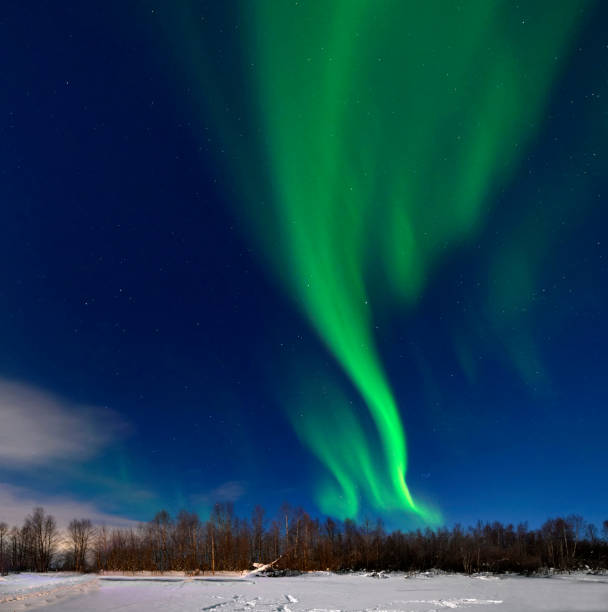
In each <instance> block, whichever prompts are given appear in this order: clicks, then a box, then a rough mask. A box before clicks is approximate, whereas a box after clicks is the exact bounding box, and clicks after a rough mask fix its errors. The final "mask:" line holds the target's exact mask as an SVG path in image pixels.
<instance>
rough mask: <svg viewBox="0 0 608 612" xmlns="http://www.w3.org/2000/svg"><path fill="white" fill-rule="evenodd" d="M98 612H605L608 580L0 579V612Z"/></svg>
mask: <svg viewBox="0 0 608 612" xmlns="http://www.w3.org/2000/svg"><path fill="white" fill-rule="evenodd" d="M39 608H44V610H45V611H48V612H51V611H61V612H88V611H91V612H101V611H104V612H105V611H113V610H129V612H144V611H145V612H148V611H153V610H165V611H167V612H174V611H175V612H177V611H180V612H181V611H184V612H189V611H195V610H196V611H204V610H212V611H214V612H232V611H235V610H242V611H249V612H258V611H259V612H267V611H271V610H272V611H282V612H289V611H291V612H300V611H305V610H306V611H313V610H315V611H317V612H330V611H343V612H346V611H358V610H361V611H363V610H365V611H378V612H379V611H381V610H386V611H408V612H409V611H413V612H421V611H425V612H430V611H431V610H435V611H440V610H447V609H470V610H476V611H479V612H481V611H483V610H493V611H494V612H534V611H537V610H538V611H540V610H542V611H544V612H547V611H551V612H570V611H585V612H596V611H597V612H608V576H591V575H586V574H571V575H563V576H554V577H551V578H524V577H518V576H503V577H497V576H473V577H469V576H461V575H420V574H419V575H415V576H413V577H405V576H404V575H403V574H390V575H389V577H388V578H386V579H378V578H374V577H370V576H366V575H362V574H346V575H336V574H329V573H315V574H308V575H303V576H296V577H282V578H268V577H262V576H258V575H254V576H249V577H247V576H245V577H239V576H237V575H234V576H230V575H222V576H216V577H204V578H202V577H197V578H184V577H180V576H176V575H171V576H164V577H150V576H139V575H138V576H135V577H129V576H124V577H123V576H95V575H86V576H78V575H74V574H61V573H60V574H19V575H12V576H7V577H6V578H3V579H0V610H1V611H5V610H6V611H9V610H10V611H17V610H35V609H39Z"/></svg>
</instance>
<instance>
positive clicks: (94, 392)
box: [0, 2, 608, 524]
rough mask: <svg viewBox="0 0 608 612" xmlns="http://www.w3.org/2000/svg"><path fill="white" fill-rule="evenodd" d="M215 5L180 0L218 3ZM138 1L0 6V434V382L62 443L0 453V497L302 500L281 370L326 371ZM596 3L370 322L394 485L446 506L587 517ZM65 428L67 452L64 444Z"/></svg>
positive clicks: (600, 27) (520, 515)
mask: <svg viewBox="0 0 608 612" xmlns="http://www.w3.org/2000/svg"><path fill="white" fill-rule="evenodd" d="M213 6H214V3H208V4H206V3H201V5H200V7H199V9H198V10H200V13H201V14H202V15H205V17H206V18H207V19H208V20H212V21H213V20H214V19H216V20H218V23H220V21H221V20H222V19H223V20H226V19H229V17H230V16H229V15H228V16H227V15H225V14H222V15H218V14H217V10H215V9H214V8H213ZM143 13H144V10H143V6H142V5H141V4H137V3H126V4H125V3H122V2H110V3H104V4H103V5H96V6H94V5H92V4H90V3H64V2H49V3H45V2H39V3H22V2H7V3H5V4H4V5H3V8H2V11H1V13H0V57H2V64H3V65H2V74H3V87H2V95H1V96H0V110H1V113H2V118H3V119H2V122H1V124H0V127H1V130H2V138H1V140H0V202H1V206H2V216H1V219H2V226H1V227H2V230H1V231H2V240H1V242H0V248H1V249H2V256H1V259H0V265H1V269H2V283H1V285H0V377H1V378H2V379H3V381H4V382H3V383H2V384H3V385H4V386H3V388H4V389H5V390H4V391H3V393H4V396H3V397H2V398H0V442H2V443H3V444H7V440H6V437H5V438H2V435H3V434H2V430H4V436H7V435H8V434H7V432H11V435H12V432H14V431H18V430H17V429H14V426H13V425H11V424H10V423H9V416H8V415H9V411H8V409H7V408H6V406H7V405H8V404H7V402H8V401H9V400H8V399H7V397H8V396H7V394H8V395H11V392H10V390H11V389H13V391H14V390H15V389H18V391H14V392H12V393H13V394H12V395H11V397H13V396H17V397H18V398H21V399H19V400H18V401H22V402H23V405H24V406H26V407H25V408H23V410H24V411H26V410H31V411H32V414H34V415H39V414H40V413H38V412H36V410H37V408H36V406H40V405H43V404H40V402H39V400H40V398H41V397H42V396H44V397H45V398H49V397H52V398H54V399H53V402H54V404H53V406H54V408H53V410H55V411H56V414H55V413H53V414H54V415H55V416H54V417H53V418H55V417H56V419H58V420H59V422H63V421H61V419H63V418H65V419H67V420H66V421H65V423H69V424H70V425H69V426H68V425H66V427H58V428H57V430H56V429H53V428H52V427H51V429H50V430H49V431H50V433H49V435H56V436H57V437H58V439H60V440H61V436H62V435H65V436H67V437H66V440H65V441H64V442H65V444H66V449H67V450H66V452H65V453H54V454H53V453H52V452H49V454H48V461H45V462H44V463H42V462H40V461H33V460H28V459H24V458H23V457H22V458H20V459H17V458H12V457H11V455H10V453H9V452H8V451H7V452H5V453H2V452H0V483H1V486H2V487H4V488H0V493H2V494H4V495H10V496H11V497H10V500H11V503H15V504H16V503H17V502H18V501H19V500H22V501H24V503H25V502H29V501H38V500H39V501H40V502H41V503H45V502H46V503H47V504H49V505H50V507H51V508H52V507H53V503H55V504H59V503H60V502H61V503H64V504H68V503H69V501H70V500H74V503H80V504H89V505H90V507H91V508H95V509H97V510H98V511H99V512H100V513H101V514H104V513H107V514H116V515H119V516H123V517H128V518H133V519H147V518H149V517H150V516H151V515H152V513H153V512H154V511H156V510H157V509H159V508H160V507H166V508H168V509H169V510H171V511H176V510H178V509H179V508H181V507H188V508H192V509H198V510H200V511H201V512H204V511H205V509H206V508H208V507H209V505H210V504H211V503H212V502H213V501H215V500H219V501H226V500H229V501H234V502H235V504H236V507H237V509H238V510H239V511H240V512H243V513H247V514H248V513H249V512H250V510H251V508H252V507H253V506H254V505H255V504H257V503H259V504H262V505H264V506H266V507H268V508H269V509H270V510H271V511H272V510H273V509H275V508H276V507H278V506H279V505H280V504H281V503H282V502H283V501H289V502H290V503H291V504H294V505H302V506H303V507H305V508H307V509H309V510H310V511H312V512H315V511H316V507H315V502H314V498H313V484H314V482H315V479H316V477H317V475H318V473H319V471H320V470H321V469H322V468H321V466H320V465H318V464H317V462H316V460H315V459H314V458H313V456H312V455H311V454H310V452H309V451H308V450H307V449H306V448H304V447H303V446H302V445H301V443H300V442H299V440H298V438H297V437H296V435H295V434H294V432H293V431H292V429H291V426H290V425H289V422H288V421H287V419H286V418H285V416H284V414H285V413H284V410H283V406H282V405H281V404H282V403H284V402H286V401H289V397H290V390H289V388H288V384H287V382H286V381H287V380H288V376H287V374H286V369H287V367H289V368H296V369H297V368H299V367H301V368H303V369H304V370H305V371H306V372H309V373H310V376H311V377H313V378H314V376H315V375H319V376H330V377H336V378H340V377H343V374H341V372H340V368H339V367H338V366H337V365H336V363H335V361H334V359H333V357H332V356H331V355H330V354H329V353H328V352H327V350H326V349H325V348H324V346H323V344H322V343H321V342H320V341H319V340H318V338H317V336H316V333H315V332H314V330H313V329H312V328H311V326H310V324H309V323H308V322H307V321H306V320H305V319H304V318H303V317H302V315H301V312H300V310H298V308H296V307H295V306H294V304H293V302H292V300H291V299H290V298H289V297H288V296H287V295H286V294H285V292H284V291H283V290H282V288H281V287H280V286H279V284H278V283H277V282H276V281H275V279H274V278H273V276H272V274H271V273H270V272H269V271H268V269H267V267H266V266H265V265H264V261H263V256H262V255H261V254H260V253H259V252H258V248H257V245H256V244H255V243H254V242H252V241H251V240H250V239H249V237H248V236H247V235H246V233H244V232H242V231H241V229H240V228H241V226H242V225H243V223H244V221H243V219H239V218H235V215H234V214H233V213H234V210H235V209H234V207H232V205H231V198H234V197H235V196H234V193H233V191H234V190H233V189H232V188H231V185H230V180H229V178H228V177H227V172H226V170H225V169H224V168H220V167H219V166H218V164H217V162H216V160H215V159H214V155H213V151H214V150H215V148H214V147H215V145H214V143H213V139H214V138H216V136H215V135H210V134H209V133H207V132H205V131H204V130H203V129H202V128H201V127H200V126H201V122H200V121H199V118H195V117H194V116H193V112H192V108H191V104H190V103H189V101H188V95H189V93H188V85H187V83H186V84H184V85H183V86H181V87H182V89H180V87H178V86H177V85H176V79H175V78H174V76H173V73H174V71H175V66H174V64H173V62H174V60H172V59H170V53H168V52H167V49H166V47H167V41H166V39H165V38H164V37H163V33H162V31H161V29H162V28H160V27H158V25H156V24H155V22H153V21H152V20H147V19H145V18H143V17H142V15H143ZM607 22H608V6H607V5H606V4H603V3H598V4H597V5H595V6H594V7H592V8H590V9H589V11H588V14H587V16H586V18H585V20H584V23H583V26H582V28H581V30H580V32H579V33H578V35H577V38H576V41H575V43H574V45H573V47H572V49H571V51H570V55H569V57H568V59H567V61H565V62H564V64H563V69H562V71H561V72H560V73H559V75H558V77H557V80H556V83H555V85H554V87H553V88H552V90H551V95H550V97H549V100H548V102H547V106H546V108H545V111H544V113H543V122H542V127H541V128H540V130H539V131H538V134H537V136H536V137H535V138H534V140H533V141H532V143H531V145H530V146H529V149H528V151H527V153H526V155H525V156H524V157H523V159H522V160H521V162H520V164H519V165H518V168H517V172H516V173H515V174H514V176H512V177H511V178H510V180H509V182H508V183H507V184H506V185H503V187H502V189H501V191H500V192H499V193H497V194H496V195H495V202H493V205H492V207H491V213H490V214H489V216H488V217H487V219H486V220H485V221H484V223H483V227H481V228H480V230H479V232H478V233H477V234H476V235H475V236H473V237H472V238H471V239H470V240H468V241H467V242H465V243H463V244H462V245H461V246H460V247H458V248H456V249H454V250H453V251H452V252H451V253H450V256H449V257H446V258H445V259H444V260H442V261H440V262H439V264H438V265H437V266H436V268H435V269H434V270H433V274H432V276H431V278H430V282H429V285H428V287H427V288H426V292H425V294H424V295H423V297H422V298H421V299H420V301H419V302H418V303H416V304H415V305H414V306H412V307H411V308H408V309H407V310H403V309H394V311H392V310H391V311H390V312H388V313H387V314H385V315H384V318H383V322H382V325H381V326H380V331H379V332H378V341H379V347H380V353H381V355H382V357H383V361H384V364H385V366H386V370H387V373H388V377H389V379H390V381H391V383H392V386H393V389H394V392H395V396H396V397H397V398H398V402H399V404H400V405H401V406H407V410H405V409H404V410H403V419H404V423H405V426H406V430H407V432H408V442H409V450H410V471H409V474H408V477H409V484H410V486H411V488H412V489H413V490H414V491H418V492H421V493H422V494H423V495H424V496H426V497H428V498H429V499H431V500H433V502H435V503H436V504H437V505H438V506H439V508H441V510H442V512H443V514H444V516H445V519H446V520H447V521H448V522H454V521H461V522H464V523H469V522H472V521H476V520H477V519H484V520H485V519H488V520H493V519H499V520H505V521H520V520H528V521H530V523H531V524H537V523H538V522H540V521H541V520H543V519H544V518H546V517H547V516H549V515H555V514H567V513H570V512H577V513H581V514H583V515H584V516H585V517H586V518H588V519H590V520H593V521H600V520H602V519H605V518H607V517H606V513H607V508H608V485H607V479H606V473H607V472H608V469H607V468H608V460H607V458H606V457H607V454H606V440H607V432H608V414H607V411H606V406H607V401H608V390H607V385H606V380H607V371H606V364H607V363H608V362H607V358H606V343H607V340H608V323H607V322H606V311H607V306H608V267H607V264H608V237H607V236H606V227H607V226H608V209H607V207H606V193H607V187H608V185H607V182H608V181H607V175H606V154H607V153H608V149H607V147H606V136H607V135H608V107H607V105H606V104H607V101H608V38H607V36H606V28H605V27H604V26H605V24H606V23H607ZM219 31H220V28H219V26H218V32H219ZM217 36H218V40H223V39H222V37H221V34H219V33H218V34H217ZM229 48H230V44H229V42H228V41H225V47H222V46H221V45H218V46H217V47H216V51H217V54H218V55H217V58H215V59H214V57H213V56H211V59H210V61H211V62H213V61H216V60H217V61H219V58H220V56H222V54H226V53H230V50H229ZM227 49H228V50H227ZM236 78H238V77H237V75H235V79H236ZM211 121H212V119H211V118H209V122H211ZM539 236H543V239H542V241H543V243H544V244H543V249H542V253H539V252H537V248H540V247H539V244H538V242H539V241H540V238H538V237H539ZM547 237H549V238H547ZM501 249H515V250H516V252H517V253H519V254H520V255H521V258H522V260H523V261H525V262H527V263H529V264H530V265H531V266H534V270H535V274H534V281H533V284H534V286H533V293H534V297H533V298H531V301H532V302H534V306H533V308H530V311H531V312H530V313H528V314H526V316H525V317H519V316H517V317H513V319H512V320H509V321H507V322H506V323H504V324H503V323H497V322H496V321H495V320H493V319H492V317H491V316H489V315H488V314H487V301H488V293H489V291H488V287H491V286H492V284H493V283H494V282H496V279H495V278H494V277H493V272H492V270H493V268H492V265H489V264H488V262H491V261H493V260H494V259H495V258H496V257H497V253H498V252H500V251H501ZM518 282H519V280H518V279H517V278H514V279H513V284H514V285H517V284H518ZM389 310H390V309H389ZM502 325H504V328H503V327H501V326H502ZM523 327H525V329H526V332H527V333H528V334H529V336H530V337H531V338H532V339H533V340H534V344H535V346H536V347H537V348H538V353H539V355H540V363H541V364H542V372H539V373H538V376H537V377H536V378H535V377H532V379H530V378H529V377H526V376H523V375H522V372H520V371H518V368H517V366H516V365H514V364H513V360H511V359H509V358H507V357H506V356H505V355H506V353H507V352H508V341H507V344H506V345H507V349H505V340H504V339H505V337H507V338H509V337H515V336H517V335H518V333H519V332H520V331H521V329H520V328H523ZM463 346H466V350H465V349H462V350H460V349H459V347H463ZM463 351H464V352H463ZM15 385H18V386H15ZM6 389H8V390H9V391H7V390H6ZM34 392H35V393H39V394H42V395H40V396H36V397H38V400H36V399H32V398H31V397H30V395H28V394H30V393H34ZM294 393H295V391H294ZM23 398H25V399H23ZM28 398H29V399H28ZM15 401H17V400H15ZM49 401H50V400H49ZM85 407H94V408H85ZM105 408H108V410H109V412H105ZM3 412H4V416H3ZM11 414H12V413H11ZM66 415H68V416H66ZM28 418H29V417H28ZM45 418H46V417H45V416H44V414H41V416H40V422H41V423H45ZM74 419H76V420H74ZM78 419H82V422H80V421H79V420H78ZM3 421H4V422H3ZM30 422H33V421H26V423H30ZM74 423H75V424H74ZM49 427H50V426H49ZM103 429H107V431H108V433H107V436H101V437H102V438H103V440H100V439H99V438H100V430H103ZM51 430H52V431H51ZM79 436H84V438H85V440H88V441H89V442H90V445H91V451H90V452H88V451H87V450H86V449H84V450H83V449H74V448H72V447H73V444H72V442H73V438H74V437H79ZM38 443H39V438H36V437H32V438H31V439H30V438H28V437H27V436H25V439H24V441H23V445H25V447H27V445H28V444H31V445H36V444H38ZM62 443H63V442H62ZM15 500H17V501H15ZM5 503H7V504H8V503H9V502H8V501H5ZM1 505H2V500H1V499H0V510H2V507H1ZM1 518H2V516H0V519H1Z"/></svg>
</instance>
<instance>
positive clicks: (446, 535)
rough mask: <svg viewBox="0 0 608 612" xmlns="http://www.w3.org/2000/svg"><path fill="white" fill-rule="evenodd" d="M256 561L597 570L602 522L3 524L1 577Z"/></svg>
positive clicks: (218, 510)
mask: <svg viewBox="0 0 608 612" xmlns="http://www.w3.org/2000/svg"><path fill="white" fill-rule="evenodd" d="M0 519H1V508H0ZM273 562H274V563H273ZM254 563H262V564H269V563H272V570H275V571H277V572H279V573H280V572H281V571H282V570H296V571H310V570H331V571H348V570H369V571H373V570H376V571H378V570H386V571H391V570H400V571H406V572H408V571H412V572H413V571H425V570H431V569H438V570H445V571H450V572H465V573H474V572H507V571H509V572H519V573H535V572H539V571H544V570H546V569H548V568H554V569H556V570H575V569H590V570H599V569H606V568H608V520H607V521H604V522H603V525H602V529H601V532H600V530H598V528H597V527H596V526H595V525H593V524H591V523H586V522H585V521H584V520H583V518H582V517H580V516H578V515H571V516H567V517H565V518H553V519H549V520H547V521H546V522H545V523H544V524H543V525H542V527H540V528H539V529H528V527H527V525H526V524H525V523H524V524H519V525H517V526H514V525H502V524H501V523H498V522H494V523H483V522H479V523H478V524H477V525H475V526H474V527H468V528H463V527H461V526H459V525H456V526H454V527H453V528H452V529H446V528H440V529H436V530H431V529H424V530H415V531H408V532H402V531H390V532H389V531H387V530H386V529H385V528H384V526H383V524H382V522H381V521H376V522H371V521H368V520H366V521H363V522H361V523H355V522H354V521H351V520H346V521H344V522H338V521H335V520H332V519H331V518H325V519H318V518H311V517H310V516H309V515H308V514H307V513H306V512H304V511H303V510H299V509H292V508H290V507H289V506H283V507H282V509H281V510H280V512H279V513H278V515H277V516H276V517H273V518H270V519H269V518H267V517H266V513H265V511H264V510H263V509H262V508H260V507H256V508H255V510H254V511H253V513H252V516H251V517H250V518H248V519H246V518H241V517H238V516H236V515H235V513H234V511H233V509H232V506H231V505H230V504H218V505H216V506H215V508H214V510H213V512H212V513H211V516H210V518H209V520H207V521H201V520H200V519H199V517H198V516H197V515H196V514H192V513H189V512H186V511H182V512H180V513H179V514H178V515H177V516H176V517H172V516H171V515H170V514H169V513H167V512H165V511H161V512H159V513H158V514H157V515H156V516H155V517H154V518H153V519H152V520H151V521H150V522H148V523H142V524H141V525H139V526H138V527H136V528H119V529H117V528H108V527H105V526H95V525H93V524H92V522H91V521H90V520H88V519H86V518H84V519H75V520H73V521H72V522H71V523H70V524H69V527H68V529H67V530H66V531H65V532H60V531H59V530H58V528H57V524H56V521H55V519H54V518H53V517H52V516H50V515H49V514H46V513H45V511H44V509H42V508H35V509H34V511H33V512H32V514H31V515H29V516H27V517H26V518H25V520H24V522H23V525H22V526H21V527H17V526H15V527H10V528H9V526H8V525H7V524H6V523H2V522H0V572H1V573H4V574H6V573H7V572H14V571H39V572H43V571H48V570H49V569H63V570H75V571H82V572H84V571H95V572H103V571H124V572H136V571H141V570H148V571H151V572H158V573H162V572H166V571H171V570H177V571H183V572H187V573H192V574H199V573H208V572H215V571H223V570H233V571H234V570H247V569H250V568H252V567H253V564H254Z"/></svg>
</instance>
